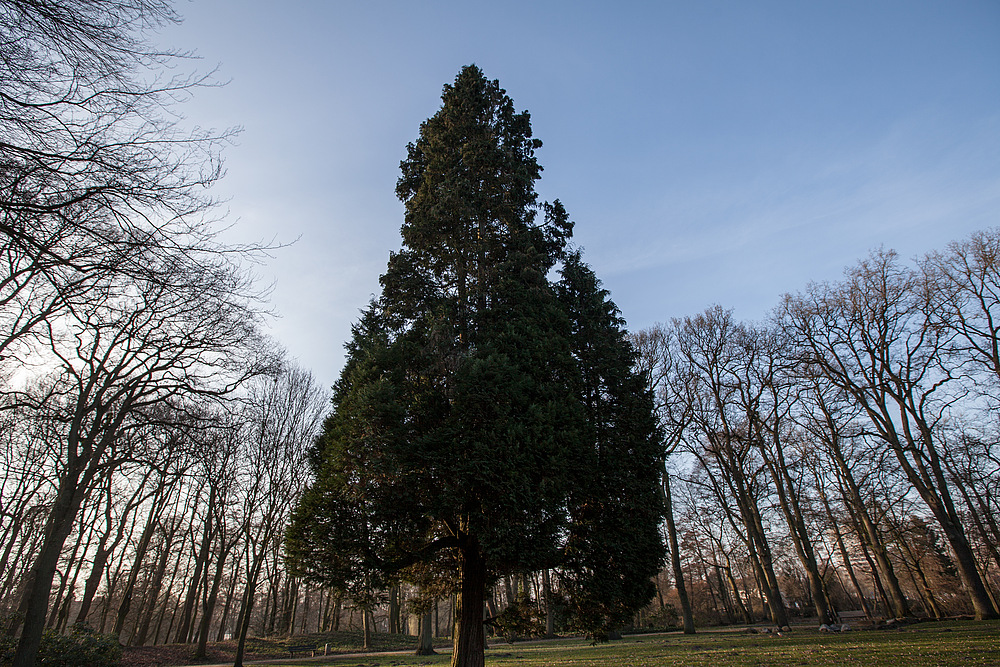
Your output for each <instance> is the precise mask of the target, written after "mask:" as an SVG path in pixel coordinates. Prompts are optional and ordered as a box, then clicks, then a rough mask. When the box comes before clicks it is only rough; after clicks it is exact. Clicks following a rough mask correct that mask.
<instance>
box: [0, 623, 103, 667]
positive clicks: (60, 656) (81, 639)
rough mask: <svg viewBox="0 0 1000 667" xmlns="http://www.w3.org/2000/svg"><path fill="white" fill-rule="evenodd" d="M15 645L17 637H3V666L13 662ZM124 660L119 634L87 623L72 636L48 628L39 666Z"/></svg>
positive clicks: (91, 666) (93, 665) (84, 666)
mask: <svg viewBox="0 0 1000 667" xmlns="http://www.w3.org/2000/svg"><path fill="white" fill-rule="evenodd" d="M14 648H15V642H14V640H13V638H11V637H8V636H4V637H0V665H8V664H10V662H11V660H13V658H14ZM121 659H122V647H121V645H120V644H119V643H118V638H117V637H116V636H115V635H110V634H108V635H102V634H100V633H97V632H95V631H94V630H92V629H90V628H89V627H88V626H86V625H82V624H77V625H75V626H73V631H72V633H70V634H69V635H62V634H59V633H58V632H55V631H54V630H46V631H45V632H44V633H43V634H42V643H41V646H40V647H39V649H38V655H37V657H36V658H35V664H36V665H39V667H117V666H118V665H120V664H121Z"/></svg>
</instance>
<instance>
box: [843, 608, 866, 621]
mask: <svg viewBox="0 0 1000 667" xmlns="http://www.w3.org/2000/svg"><path fill="white" fill-rule="evenodd" d="M837 616H839V617H840V620H841V622H842V623H846V622H847V621H864V620H867V619H868V614H866V613H865V612H864V610H863V609H850V610H847V611H838V612H837Z"/></svg>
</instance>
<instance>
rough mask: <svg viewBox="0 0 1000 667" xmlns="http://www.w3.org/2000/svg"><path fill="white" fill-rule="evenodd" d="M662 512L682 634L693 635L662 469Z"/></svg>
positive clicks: (671, 506)
mask: <svg viewBox="0 0 1000 667" xmlns="http://www.w3.org/2000/svg"><path fill="white" fill-rule="evenodd" d="M663 514H664V518H665V519H666V523H667V540H668V542H669V543H670V544H669V545H670V566H671V568H672V569H673V572H674V587H676V588H677V598H678V600H680V604H681V618H682V619H683V622H684V634H686V635H693V634H694V633H695V629H694V612H693V611H692V609H691V600H690V598H688V594H687V586H686V585H685V584H684V569H683V568H682V566H681V550H680V546H679V544H678V540H677V524H676V523H675V522H674V502H673V498H672V497H671V495H670V473H669V472H667V470H666V469H664V470H663Z"/></svg>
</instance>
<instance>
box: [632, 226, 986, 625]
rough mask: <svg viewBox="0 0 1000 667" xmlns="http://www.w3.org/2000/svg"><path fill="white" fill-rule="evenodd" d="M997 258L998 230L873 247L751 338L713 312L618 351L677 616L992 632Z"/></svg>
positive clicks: (720, 311) (755, 328)
mask: <svg viewBox="0 0 1000 667" xmlns="http://www.w3.org/2000/svg"><path fill="white" fill-rule="evenodd" d="M998 253H1000V231H998V230H996V229H993V230H987V231H983V232H978V233H975V234H973V235H971V236H970V237H969V238H968V239H965V240H961V241H956V242H954V243H952V244H950V245H949V246H948V247H947V248H946V249H944V250H943V251H938V252H931V253H929V254H927V255H926V256H924V257H921V258H919V259H918V260H916V261H914V262H910V263H908V262H904V261H902V260H901V259H900V258H899V257H898V256H897V254H896V253H894V252H892V251H888V250H881V249H880V250H877V251H874V252H872V253H871V254H870V255H869V256H868V257H867V258H865V259H863V260H861V261H859V262H858V263H856V264H855V265H853V266H851V267H849V268H848V269H847V270H846V271H845V272H844V277H843V278H842V279H841V280H839V281H835V282H824V283H812V284H810V285H808V286H807V287H806V288H805V289H804V290H802V291H801V292H798V293H793V294H787V295H786V296H785V297H784V298H783V299H782V301H781V304H780V305H779V306H778V307H777V308H776V309H775V310H774V311H773V313H772V315H771V316H770V317H769V318H768V319H766V320H765V321H763V322H759V323H747V322H739V321H737V320H736V319H735V318H734V317H733V313H732V311H729V310H726V309H724V308H722V307H719V306H715V307H712V308H709V309H708V310H706V311H705V312H703V313H701V314H698V315H695V316H689V317H684V318H679V319H674V320H672V321H671V322H670V323H669V324H663V325H657V326H655V327H652V328H650V329H647V330H645V331H642V332H639V333H637V334H636V335H635V336H634V337H633V340H634V341H635V343H636V345H637V346H638V348H639V349H640V350H641V355H642V360H643V362H642V363H643V366H644V371H645V372H646V373H647V375H648V377H649V378H650V380H651V386H652V387H653V388H654V390H655V395H656V398H657V410H658V413H659V415H660V417H661V422H662V424H663V426H664V429H665V433H666V437H667V442H668V449H669V451H670V456H669V458H668V460H667V461H666V463H667V466H666V467H665V469H664V472H663V484H664V487H665V488H667V489H669V490H670V491H671V492H672V495H671V500H672V505H673V508H672V509H673V512H672V514H673V515H674V516H673V517H670V520H668V522H667V526H668V527H670V532H671V535H670V540H671V544H672V545H676V546H674V548H673V559H672V560H673V568H672V573H673V582H674V583H675V585H676V587H677V590H678V591H679V592H680V595H679V596H678V598H677V604H678V605H679V606H680V607H682V608H683V609H684V611H685V613H686V614H687V615H690V614H691V613H692V612H691V610H692V608H693V609H695V610H697V613H698V615H699V617H700V618H701V619H703V621H707V620H709V619H711V620H712V621H722V622H730V623H732V622H747V621H749V620H751V619H753V618H755V617H759V616H760V615H761V614H763V615H766V616H767V617H768V618H769V619H770V620H771V621H772V622H773V623H774V624H776V625H778V626H783V625H785V624H786V623H787V622H788V618H789V616H790V614H792V613H795V614H801V613H802V612H803V611H804V610H806V609H808V610H809V611H810V612H812V613H814V614H815V615H816V616H817V617H818V618H819V619H821V622H826V623H832V622H834V621H835V620H836V619H837V612H838V611H845V610H858V611H864V612H865V614H867V615H868V616H876V615H878V616H888V617H898V618H903V617H908V616H911V615H914V614H918V613H919V614H924V615H927V616H930V617H934V618H940V617H942V616H954V615H964V614H970V615H974V616H975V617H976V618H997V616H998V609H1000V606H998V591H1000V552H998V550H997V544H1000V530H998V524H997V513H996V499H997V498H998V497H1000V457H998V454H1000V450H998V446H997V426H998V424H997V419H996V416H997V407H998V406H997V398H998V393H997V389H998V386H1000V384H998V382H1000V374H998V372H997V371H998V370H1000V364H998V361H1000V356H998V353H997V351H998V349H1000V340H998V337H997V331H998V326H1000V322H998V319H997V318H998V316H1000V300H998V299H1000V265H998V263H997V262H998ZM685 585H686V586H687V588H689V589H690V590H691V594H690V595H685V593H686V592H687V591H685Z"/></svg>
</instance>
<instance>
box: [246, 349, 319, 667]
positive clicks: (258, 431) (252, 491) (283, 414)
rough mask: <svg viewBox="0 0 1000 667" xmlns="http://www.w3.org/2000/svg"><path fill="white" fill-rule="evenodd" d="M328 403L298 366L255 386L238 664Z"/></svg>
mask: <svg viewBox="0 0 1000 667" xmlns="http://www.w3.org/2000/svg"><path fill="white" fill-rule="evenodd" d="M328 403H329V399H328V397H327V394H326V392H325V391H324V390H322V389H321V388H319V387H318V386H317V385H316V381H315V380H314V379H313V376H312V375H311V374H310V373H308V372H306V371H303V370H300V369H298V368H296V367H294V366H286V368H284V369H283V370H282V372H280V373H278V374H276V375H274V376H273V378H261V379H260V380H259V381H257V382H256V383H255V384H253V385H251V387H250V391H249V393H248V396H247V401H246V411H245V412H244V414H243V416H244V419H246V422H245V424H246V426H245V431H244V434H245V435H244V437H245V438H246V442H247V447H248V450H247V453H246V456H245V459H244V462H245V465H246V466H247V468H246V470H245V471H244V473H243V476H244V484H245V485H246V486H245V489H244V491H243V494H244V496H243V498H244V516H245V519H244V522H243V526H242V528H241V532H242V534H243V539H244V542H245V552H244V557H245V561H244V564H245V566H246V571H245V576H246V581H245V586H244V592H243V598H242V601H241V603H240V612H239V620H238V622H237V627H238V638H239V643H238V646H237V652H236V660H235V664H236V666H237V667H240V665H242V662H243V653H244V648H245V645H246V638H247V635H248V633H249V629H250V617H251V613H252V612H253V608H254V604H255V598H256V592H257V591H256V589H257V582H258V579H259V577H260V575H261V572H262V569H263V567H264V564H265V559H266V557H267V555H268V551H269V549H270V547H271V546H272V544H273V543H274V542H275V541H277V540H280V539H281V537H282V531H283V529H284V527H285V524H286V522H287V520H288V516H289V513H290V511H291V508H292V505H293V504H294V501H295V500H296V499H297V498H298V496H299V495H300V494H301V492H302V490H303V489H304V488H305V484H306V482H307V475H308V466H307V465H306V452H307V449H308V447H309V446H311V444H312V442H313V440H314V439H315V437H316V435H317V434H318V432H319V427H320V424H321V420H322V417H323V415H324V413H325V412H326V409H327V407H328Z"/></svg>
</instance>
